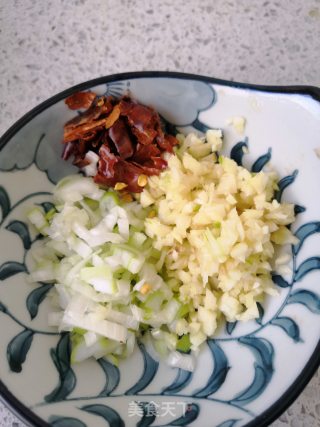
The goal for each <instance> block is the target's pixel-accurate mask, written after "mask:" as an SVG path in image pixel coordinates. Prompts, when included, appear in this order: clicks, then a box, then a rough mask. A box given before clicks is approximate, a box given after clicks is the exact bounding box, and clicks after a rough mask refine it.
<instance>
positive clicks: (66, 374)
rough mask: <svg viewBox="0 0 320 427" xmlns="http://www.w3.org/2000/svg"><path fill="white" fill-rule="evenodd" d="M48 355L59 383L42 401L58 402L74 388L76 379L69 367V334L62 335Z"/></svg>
mask: <svg viewBox="0 0 320 427" xmlns="http://www.w3.org/2000/svg"><path fill="white" fill-rule="evenodd" d="M50 355H51V358H52V360H53V363H54V364H55V367H56V368H57V371H58V373H59V383H58V385H57V387H56V388H55V389H54V390H53V391H52V392H51V393H50V394H48V395H47V396H45V398H44V400H45V401H46V402H60V401H61V400H64V399H65V398H66V397H67V396H68V395H69V394H70V393H71V392H72V390H73V389H74V388H75V386H76V377H75V375H74V372H73V370H72V369H71V367H70V355H71V345H70V337H69V334H66V333H65V334H62V336H61V338H60V340H59V342H58V344H57V347H56V348H55V349H53V348H52V349H51V351H50Z"/></svg>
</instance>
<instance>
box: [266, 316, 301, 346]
mask: <svg viewBox="0 0 320 427" xmlns="http://www.w3.org/2000/svg"><path fill="white" fill-rule="evenodd" d="M270 323H271V325H275V326H279V327H280V328H281V329H283V330H284V331H285V332H286V334H287V335H289V337H291V338H292V339H293V340H294V341H295V342H299V341H301V339H300V329H299V326H298V325H297V324H296V322H295V321H294V320H292V319H291V318H290V317H277V318H275V319H273V320H271V322H270Z"/></svg>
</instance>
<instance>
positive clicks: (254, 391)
mask: <svg viewBox="0 0 320 427" xmlns="http://www.w3.org/2000/svg"><path fill="white" fill-rule="evenodd" d="M239 342H240V343H242V344H244V345H246V346H248V347H249V348H250V349H251V351H252V352H253V354H254V357H255V359H256V362H255V363H254V379H253V381H252V383H251V384H250V385H249V386H248V387H247V388H246V389H245V390H243V391H242V392H240V393H238V394H237V395H236V396H235V397H234V398H233V399H232V400H231V403H237V404H238V405H246V404H247V403H249V402H251V401H252V400H254V399H256V398H257V397H259V396H260V395H261V394H262V393H263V391H264V390H265V389H266V387H267V385H268V384H269V382H270V380H271V378H272V375H273V358H274V349H273V346H272V344H271V343H270V342H269V341H267V340H266V339H264V338H255V337H242V338H239Z"/></svg>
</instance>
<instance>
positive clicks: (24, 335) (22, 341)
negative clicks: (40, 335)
mask: <svg viewBox="0 0 320 427" xmlns="http://www.w3.org/2000/svg"><path fill="white" fill-rule="evenodd" d="M32 339H33V332H32V331H30V330H29V329H25V330H24V331H22V332H20V333H19V334H18V335H16V336H15V337H14V338H12V340H11V341H10V342H9V344H8V347H7V359H8V362H9V366H10V369H11V371H13V372H21V371H22V364H23V363H24V362H25V360H26V357H27V354H28V351H29V349H30V346H31V343H32Z"/></svg>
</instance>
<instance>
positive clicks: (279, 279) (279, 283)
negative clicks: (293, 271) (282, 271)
mask: <svg viewBox="0 0 320 427" xmlns="http://www.w3.org/2000/svg"><path fill="white" fill-rule="evenodd" d="M272 281H273V282H274V283H275V284H276V285H277V286H279V287H280V288H288V287H290V286H291V285H290V284H289V283H288V282H287V281H286V280H284V278H283V277H282V276H279V275H278V274H272Z"/></svg>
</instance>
